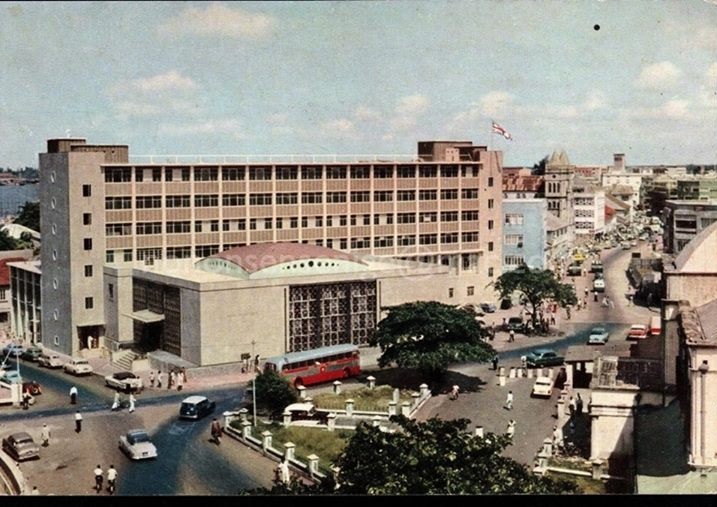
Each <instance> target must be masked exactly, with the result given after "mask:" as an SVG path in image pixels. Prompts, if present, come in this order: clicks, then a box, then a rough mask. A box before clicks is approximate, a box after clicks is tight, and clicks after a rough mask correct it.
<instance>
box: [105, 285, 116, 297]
mask: <svg viewBox="0 0 717 507" xmlns="http://www.w3.org/2000/svg"><path fill="white" fill-rule="evenodd" d="M107 296H108V297H109V299H110V301H114V299H115V286H114V284H113V283H108V284H107Z"/></svg>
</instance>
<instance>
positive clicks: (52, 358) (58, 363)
mask: <svg viewBox="0 0 717 507" xmlns="http://www.w3.org/2000/svg"><path fill="white" fill-rule="evenodd" d="M37 364H38V365H40V366H44V367H45V368H53V369H55V368H62V359H60V356H58V355H57V354H42V355H41V356H40V357H39V358H37Z"/></svg>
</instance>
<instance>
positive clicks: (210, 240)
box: [40, 139, 502, 354]
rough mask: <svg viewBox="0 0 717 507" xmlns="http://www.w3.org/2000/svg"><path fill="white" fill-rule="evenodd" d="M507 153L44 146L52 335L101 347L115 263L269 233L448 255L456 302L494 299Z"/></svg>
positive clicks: (470, 148) (416, 254)
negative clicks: (144, 157)
mask: <svg viewBox="0 0 717 507" xmlns="http://www.w3.org/2000/svg"><path fill="white" fill-rule="evenodd" d="M501 158H502V154H501V153H500V152H496V151H489V150H487V149H486V148H485V147H482V146H474V145H472V143H470V142H465V141H458V142H454V141H446V142H439V141H429V142H419V143H418V153H417V155H416V156H413V157H410V158H407V159H406V160H400V161H399V160H361V161H355V162H337V161H336V160H335V159H332V160H331V161H330V162H323V161H320V160H318V159H317V158H316V157H314V158H311V157H306V161H305V162H304V163H301V162H296V161H290V162H282V163H279V162H276V161H270V162H266V163H246V161H243V162H233V163H229V162H227V161H226V160H223V161H222V163H206V162H204V163H177V161H176V160H174V161H173V162H172V163H142V164H139V163H133V162H131V161H130V159H129V149H128V147H127V146H126V145H89V144H86V142H85V140H84V139H52V140H49V141H48V144H47V153H42V154H40V177H41V179H40V201H41V220H42V230H43V231H47V232H46V233H45V234H43V245H42V271H43V277H42V307H43V312H42V332H43V336H44V340H43V342H44V344H45V345H46V346H49V347H52V348H54V349H56V350H58V351H60V352H62V353H65V354H75V353H77V352H78V351H79V350H80V349H85V348H93V347H99V346H101V344H102V340H103V339H104V337H105V335H106V333H107V315H106V311H105V298H106V297H108V294H106V293H105V290H107V289H106V287H105V285H104V284H103V276H104V268H105V266H110V267H116V268H118V269H119V268H121V267H122V266H130V265H133V264H134V263H136V262H141V263H144V264H145V265H147V266H149V265H153V264H156V263H159V262H163V261H166V260H177V259H190V260H199V259H203V258H206V257H211V256H213V255H216V254H218V253H219V252H223V251H225V250H228V249H231V248H234V247H241V246H245V245H253V244H256V243H276V242H290V243H308V244H313V245H317V246H323V247H327V248H331V249H334V250H340V251H345V252H351V253H354V254H368V255H372V256H374V257H384V258H393V259H405V260H410V261H419V262H428V263H434V264H439V265H443V266H446V267H447V268H448V274H447V276H449V277H452V282H451V284H450V291H448V289H447V290H446V294H445V295H444V297H443V298H442V299H443V300H445V301H446V302H454V303H455V304H462V303H468V302H474V301H475V300H483V299H492V294H490V293H489V291H490V290H491V289H489V288H488V285H489V283H490V282H491V281H493V280H494V279H495V277H497V276H499V275H500V273H501V263H502V262H501V261H502V253H501V246H502V223H501V222H502V221H501V207H502V206H501V202H502V192H501V180H502V177H501V166H502V160H501ZM113 338H114V339H119V337H113Z"/></svg>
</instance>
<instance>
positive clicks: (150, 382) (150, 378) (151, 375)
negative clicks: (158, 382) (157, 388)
mask: <svg viewBox="0 0 717 507" xmlns="http://www.w3.org/2000/svg"><path fill="white" fill-rule="evenodd" d="M149 387H151V388H154V372H153V371H150V372H149Z"/></svg>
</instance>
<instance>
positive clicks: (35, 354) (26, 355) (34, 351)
mask: <svg viewBox="0 0 717 507" xmlns="http://www.w3.org/2000/svg"><path fill="white" fill-rule="evenodd" d="M41 355H42V349H41V348H40V347H34V346H33V347H30V348H27V349H25V351H24V352H23V353H22V354H20V359H24V360H25V361H37V360H38V358H39V357H40V356H41Z"/></svg>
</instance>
